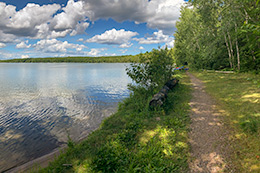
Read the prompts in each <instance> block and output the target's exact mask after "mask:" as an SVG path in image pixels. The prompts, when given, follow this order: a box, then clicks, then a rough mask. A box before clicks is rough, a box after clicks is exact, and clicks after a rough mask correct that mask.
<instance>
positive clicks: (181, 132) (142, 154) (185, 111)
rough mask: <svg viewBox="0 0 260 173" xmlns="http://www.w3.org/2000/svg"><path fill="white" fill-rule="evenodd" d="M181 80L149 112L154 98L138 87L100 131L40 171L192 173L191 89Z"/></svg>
mask: <svg viewBox="0 0 260 173" xmlns="http://www.w3.org/2000/svg"><path fill="white" fill-rule="evenodd" d="M178 77H179V78H181V80H180V83H179V85H177V86H176V87H175V88H174V89H173V91H171V92H170V93H169V95H168V98H167V101H166V103H165V104H164V106H163V107H162V108H160V109H158V110H156V111H152V110H149V109H148V102H149V99H151V97H152V96H151V94H149V93H147V91H145V90H144V89H138V90H137V91H136V92H135V94H132V95H131V96H130V97H129V98H127V99H126V100H124V102H123V103H121V104H120V106H119V110H118V112H117V113H115V114H114V115H112V116H111V117H109V118H108V119H106V120H105V121H103V123H102V124H101V126H100V128H99V129H98V130H96V131H94V132H93V133H92V134H90V135H89V137H88V138H87V139H86V140H85V141H83V142H81V143H80V144H74V143H73V142H69V144H68V146H69V148H68V150H67V151H66V152H65V153H63V154H62V155H60V156H59V157H58V158H57V160H56V161H54V162H52V163H50V165H49V167H47V168H44V169H42V170H41V171H40V172H120V173H121V172H149V173H150V172H186V171H187V169H188V163H187V159H188V151H189V148H188V145H187V124H188V123H189V105H188V102H189V100H190V92H191V88H190V86H189V79H188V77H187V76H186V75H185V74H180V75H178ZM64 164H69V166H64ZM70 164H71V165H70Z"/></svg>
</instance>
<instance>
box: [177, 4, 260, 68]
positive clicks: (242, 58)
mask: <svg viewBox="0 0 260 173" xmlns="http://www.w3.org/2000/svg"><path fill="white" fill-rule="evenodd" d="M259 1H260V0H189V2H188V5H187V6H185V7H183V8H182V9H181V17H180V21H178V22H177V24H176V27H177V31H176V33H175V50H174V55H175V58H176V61H177V64H178V65H181V64H185V63H188V64H189V66H190V67H192V68H195V69H229V70H236V71H255V72H259V69H260V58H259V57H260V38H259V35H260V24H259V16H260V15H259V11H260V8H259V3H260V2H259Z"/></svg>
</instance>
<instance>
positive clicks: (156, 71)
mask: <svg viewBox="0 0 260 173" xmlns="http://www.w3.org/2000/svg"><path fill="white" fill-rule="evenodd" d="M170 52H171V51H169V50H168V49H167V48H165V49H159V50H156V49H153V51H151V52H147V53H145V54H140V55H139V62H138V63H132V64H131V68H127V69H126V71H127V75H128V76H129V77H130V78H131V79H132V80H133V81H134V82H135V83H137V84H138V85H139V86H140V87H143V88H146V89H147V90H149V91H150V92H153V91H154V90H158V89H160V88H161V87H162V86H163V85H164V84H165V83H166V82H167V81H168V80H170V79H172V76H173V62H174V59H173V58H172V55H171V54H170ZM133 87H134V86H129V89H133Z"/></svg>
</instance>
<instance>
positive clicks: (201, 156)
mask: <svg viewBox="0 0 260 173" xmlns="http://www.w3.org/2000/svg"><path fill="white" fill-rule="evenodd" d="M187 74H188V76H189V77H190V80H191V83H192V86H193V93H192V99H191V101H190V106H191V125H190V132H189V143H190V146H191V153H190V156H191V159H190V161H189V167H190V172H191V173H198V172H210V173H215V172H225V171H227V170H229V171H231V170H232V169H231V168H230V163H228V158H229V153H230V152H229V151H230V146H229V145H228V131H227V128H226V127H225V126H224V123H223V121H222V116H223V110H219V109H217V106H216V103H215V101H214V99H213V98H212V97H211V96H210V95H209V94H207V93H206V92H205V90H204V84H203V82H202V81H200V80H199V79H197V78H196V77H195V76H193V75H192V74H190V73H187Z"/></svg>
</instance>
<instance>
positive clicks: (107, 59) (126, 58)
mask: <svg viewBox="0 0 260 173" xmlns="http://www.w3.org/2000/svg"><path fill="white" fill-rule="evenodd" d="M138 61H139V57H138V56H137V55H123V56H101V57H51V58H24V59H8V60H0V63H134V62H138Z"/></svg>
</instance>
